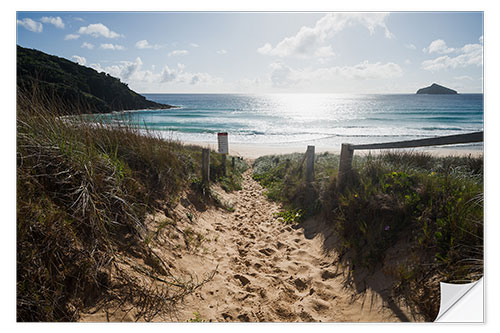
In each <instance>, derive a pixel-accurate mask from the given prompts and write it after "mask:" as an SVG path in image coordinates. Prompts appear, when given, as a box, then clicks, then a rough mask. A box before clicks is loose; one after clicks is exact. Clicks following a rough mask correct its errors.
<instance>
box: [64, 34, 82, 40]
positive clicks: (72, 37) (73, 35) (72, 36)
mask: <svg viewBox="0 0 500 333" xmlns="http://www.w3.org/2000/svg"><path fill="white" fill-rule="evenodd" d="M78 38H80V35H77V34H67V35H66V36H64V40H74V39H78Z"/></svg>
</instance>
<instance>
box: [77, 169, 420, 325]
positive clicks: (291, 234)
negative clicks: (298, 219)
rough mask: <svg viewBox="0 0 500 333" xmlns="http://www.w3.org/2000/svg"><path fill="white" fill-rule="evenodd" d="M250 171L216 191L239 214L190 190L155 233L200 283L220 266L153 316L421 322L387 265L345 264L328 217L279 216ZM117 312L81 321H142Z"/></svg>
mask: <svg viewBox="0 0 500 333" xmlns="http://www.w3.org/2000/svg"><path fill="white" fill-rule="evenodd" d="M251 172H252V170H251V169H250V170H248V171H247V172H245V174H244V182H243V189H242V190H240V191H236V192H233V193H229V194H227V193H225V192H224V191H222V190H221V189H219V191H218V193H219V195H220V196H221V197H223V201H225V202H226V203H229V204H230V205H232V206H233V207H234V212H230V211H228V210H225V209H222V208H215V207H213V206H210V207H208V208H207V207H205V210H203V209H201V210H200V208H199V207H198V208H197V209H196V208H195V206H197V205H196V203H195V198H191V199H192V200H191V201H190V198H189V196H185V197H184V198H182V199H181V200H180V204H179V205H178V206H177V208H176V215H177V224H176V226H175V230H178V231H175V230H174V229H168V228H164V229H162V232H161V233H159V234H158V233H156V234H157V235H158V237H157V238H156V243H155V246H154V247H155V250H154V251H155V253H157V255H158V256H159V257H161V258H162V260H163V261H164V262H166V263H168V265H169V267H170V268H171V269H172V272H173V273H174V274H175V275H177V276H180V277H193V278H194V279H195V281H196V280H200V281H201V280H203V279H204V278H205V277H206V276H207V275H208V274H209V273H210V272H213V270H214V269H217V273H216V274H215V276H214V277H213V279H212V280H210V281H209V282H207V283H206V284H204V285H203V286H202V287H201V288H200V289H198V290H197V291H196V292H195V293H194V294H192V295H190V296H188V297H186V298H185V299H184V302H183V303H182V304H180V306H178V308H177V309H176V310H175V311H173V312H170V313H164V314H163V315H160V316H158V317H156V318H155V321H180V322H185V321H188V320H190V319H193V318H195V313H196V314H197V316H198V318H199V319H201V320H203V321H212V322H225V321H252V322H255V321H265V322H298V321H321V322H340V321H342V322H345V321H347V322H358V321H380V322H387V321H405V320H412V321H413V320H421V319H419V318H414V317H412V316H411V315H410V314H409V311H407V309H405V308H404V307H401V306H399V305H397V304H396V303H395V302H393V301H391V299H390V298H389V297H388V296H387V295H389V293H390V287H391V280H390V278H389V277H388V276H387V275H385V274H384V273H382V271H383V270H379V271H378V272H376V273H375V274H373V273H371V274H364V275H363V274H361V275H362V277H361V278H360V277H359V276H360V275H359V274H357V277H355V278H353V275H352V274H350V271H349V270H348V269H346V268H343V267H342V265H341V264H340V263H339V260H338V255H337V253H336V252H335V250H334V245H335V242H336V241H337V240H336V237H335V236H334V233H333V231H332V230H331V228H329V227H328V226H327V225H325V224H324V222H322V221H318V220H316V219H311V220H308V221H305V222H304V223H302V224H301V225H300V227H291V226H289V225H285V224H283V223H281V222H279V221H278V220H277V219H276V218H275V217H274V216H273V213H275V212H277V211H279V209H280V207H279V205H278V204H276V203H272V202H270V201H268V200H267V199H266V197H265V196H264V194H263V193H264V189H263V188H262V187H261V186H260V185H259V184H258V183H257V182H255V181H254V180H253V179H252V177H251ZM182 217H183V218H182ZM188 217H189V218H188ZM164 219H165V216H164V215H163V216H161V213H159V214H158V216H155V217H154V218H153V219H152V221H150V222H149V226H150V230H151V231H155V230H158V227H157V225H158V221H162V220H164ZM395 255H396V256H397V255H398V254H397V253H396V254H395ZM115 311H116V310H114V311H113V314H110V311H108V313H105V312H104V311H103V310H99V311H97V312H95V313H87V314H84V315H83V316H82V321H106V320H110V321H133V320H135V319H136V317H134V314H135V310H133V309H132V310H130V311H128V312H127V311H122V310H118V311H116V312H115Z"/></svg>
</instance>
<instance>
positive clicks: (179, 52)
mask: <svg viewBox="0 0 500 333" xmlns="http://www.w3.org/2000/svg"><path fill="white" fill-rule="evenodd" d="M186 54H189V51H188V50H173V51H172V52H170V53H169V54H168V56H169V57H173V56H181V55H186Z"/></svg>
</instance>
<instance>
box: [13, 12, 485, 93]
mask: <svg viewBox="0 0 500 333" xmlns="http://www.w3.org/2000/svg"><path fill="white" fill-rule="evenodd" d="M16 23H17V44H18V45H21V46H23V47H28V48H34V49H37V50H40V51H43V52H46V53H49V54H53V55H57V56H59V57H63V58H67V59H69V60H72V61H74V62H77V63H79V64H81V65H85V66H88V67H91V68H94V69H95V70H97V71H99V72H106V73H109V74H110V75H112V76H115V77H118V78H120V80H121V81H122V82H125V83H127V84H128V85H129V87H130V88H131V89H133V90H135V91H137V92H139V93H298V92H300V93H415V92H416V90H418V89H419V88H422V87H425V86H429V85H430V84H432V83H434V82H435V83H438V84H441V85H444V86H447V87H449V88H452V89H455V90H457V91H458V92H461V93H481V92H483V13H482V12H305V13H298V12H293V13H278V12H253V13H251V12H17V18H16Z"/></svg>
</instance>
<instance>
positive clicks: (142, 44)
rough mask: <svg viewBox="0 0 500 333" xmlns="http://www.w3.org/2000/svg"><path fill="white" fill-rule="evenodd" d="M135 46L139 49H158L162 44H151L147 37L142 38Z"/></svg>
mask: <svg viewBox="0 0 500 333" xmlns="http://www.w3.org/2000/svg"><path fill="white" fill-rule="evenodd" d="M135 47H136V48H138V49H155V50H158V49H160V48H161V47H162V46H161V45H158V44H154V45H151V44H149V42H148V41H147V40H146V39H143V40H140V41H138V42H137V43H135Z"/></svg>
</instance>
